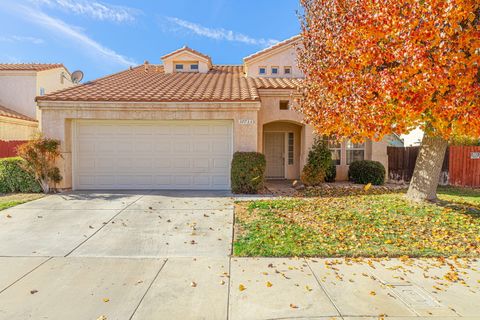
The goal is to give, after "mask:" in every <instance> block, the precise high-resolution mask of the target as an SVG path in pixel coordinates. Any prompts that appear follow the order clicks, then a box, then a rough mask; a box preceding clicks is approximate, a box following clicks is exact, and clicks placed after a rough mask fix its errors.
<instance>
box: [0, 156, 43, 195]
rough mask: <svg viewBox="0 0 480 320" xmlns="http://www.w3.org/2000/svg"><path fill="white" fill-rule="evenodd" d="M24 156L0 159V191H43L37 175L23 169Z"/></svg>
mask: <svg viewBox="0 0 480 320" xmlns="http://www.w3.org/2000/svg"><path fill="white" fill-rule="evenodd" d="M24 163H25V160H23V159H22V158H19V157H16V158H5V159H0V193H9V192H41V191H42V188H40V185H39V184H38V182H37V181H36V180H35V177H34V176H33V175H32V174H30V173H28V172H26V171H25V170H24V169H23V165H24Z"/></svg>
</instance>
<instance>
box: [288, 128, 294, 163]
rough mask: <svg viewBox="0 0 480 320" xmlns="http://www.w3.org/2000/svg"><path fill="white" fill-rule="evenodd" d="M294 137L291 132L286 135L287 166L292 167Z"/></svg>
mask: <svg viewBox="0 0 480 320" xmlns="http://www.w3.org/2000/svg"><path fill="white" fill-rule="evenodd" d="M294 144H295V136H294V135H293V132H289V133H288V164H289V165H293V159H294V157H295V154H294Z"/></svg>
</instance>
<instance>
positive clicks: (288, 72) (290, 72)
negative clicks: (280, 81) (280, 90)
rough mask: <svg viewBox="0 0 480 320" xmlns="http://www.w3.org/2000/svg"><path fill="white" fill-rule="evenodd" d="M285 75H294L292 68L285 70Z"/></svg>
mask: <svg viewBox="0 0 480 320" xmlns="http://www.w3.org/2000/svg"><path fill="white" fill-rule="evenodd" d="M283 73H284V74H288V75H290V74H292V67H285V68H283Z"/></svg>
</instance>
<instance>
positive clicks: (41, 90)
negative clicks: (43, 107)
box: [40, 88, 45, 96]
mask: <svg viewBox="0 0 480 320" xmlns="http://www.w3.org/2000/svg"><path fill="white" fill-rule="evenodd" d="M40 95H41V96H44V95H45V88H40Z"/></svg>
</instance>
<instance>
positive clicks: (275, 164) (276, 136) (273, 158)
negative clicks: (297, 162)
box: [264, 132, 285, 179]
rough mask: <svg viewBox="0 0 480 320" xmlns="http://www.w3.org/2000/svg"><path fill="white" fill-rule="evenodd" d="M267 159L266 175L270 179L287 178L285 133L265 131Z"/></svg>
mask: <svg viewBox="0 0 480 320" xmlns="http://www.w3.org/2000/svg"><path fill="white" fill-rule="evenodd" d="M264 142H265V159H266V160H267V172H266V177H267V178H270V179H284V178H285V133H284V132H265V141H264Z"/></svg>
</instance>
